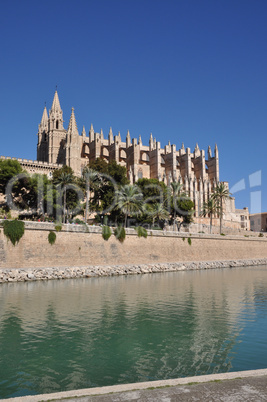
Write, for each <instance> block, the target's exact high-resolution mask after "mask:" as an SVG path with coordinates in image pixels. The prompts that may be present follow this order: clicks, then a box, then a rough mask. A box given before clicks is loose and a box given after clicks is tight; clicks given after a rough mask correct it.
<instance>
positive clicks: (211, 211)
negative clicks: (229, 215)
mask: <svg viewBox="0 0 267 402" xmlns="http://www.w3.org/2000/svg"><path fill="white" fill-rule="evenodd" d="M219 213H220V206H219V205H218V202H217V200H215V199H214V198H210V199H209V200H208V201H207V202H204V204H203V206H202V210H201V212H200V215H202V216H207V215H208V216H209V217H210V233H212V218H213V216H214V215H216V214H219Z"/></svg>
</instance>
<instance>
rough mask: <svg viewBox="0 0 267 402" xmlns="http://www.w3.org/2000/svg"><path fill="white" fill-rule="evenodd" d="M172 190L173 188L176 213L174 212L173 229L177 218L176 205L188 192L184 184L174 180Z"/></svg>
mask: <svg viewBox="0 0 267 402" xmlns="http://www.w3.org/2000/svg"><path fill="white" fill-rule="evenodd" d="M171 190H172V197H173V209H174V214H173V231H174V229H175V220H176V205H177V201H178V200H179V198H181V197H186V193H185V192H183V191H182V190H183V185H182V184H180V183H179V182H177V181H173V182H172V183H171Z"/></svg>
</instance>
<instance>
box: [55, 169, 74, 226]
mask: <svg viewBox="0 0 267 402" xmlns="http://www.w3.org/2000/svg"><path fill="white" fill-rule="evenodd" d="M70 183H73V175H72V174H71V173H66V172H64V171H62V172H61V174H60V175H59V176H57V178H56V179H55V180H54V184H55V185H56V186H57V187H59V186H60V187H61V188H63V197H64V198H63V200H64V201H63V223H66V205H67V185H68V184H70Z"/></svg>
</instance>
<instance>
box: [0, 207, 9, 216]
mask: <svg viewBox="0 0 267 402" xmlns="http://www.w3.org/2000/svg"><path fill="white" fill-rule="evenodd" d="M0 218H6V219H11V212H10V211H8V210H6V209H5V208H0Z"/></svg>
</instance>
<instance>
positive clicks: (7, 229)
mask: <svg viewBox="0 0 267 402" xmlns="http://www.w3.org/2000/svg"><path fill="white" fill-rule="evenodd" d="M3 228H4V234H5V236H6V237H7V238H8V239H9V240H10V241H11V243H12V244H13V246H15V245H16V243H18V242H19V241H20V239H21V238H22V236H23V235H24V222H22V221H18V220H16V219H15V220H13V221H4V222H3Z"/></svg>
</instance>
